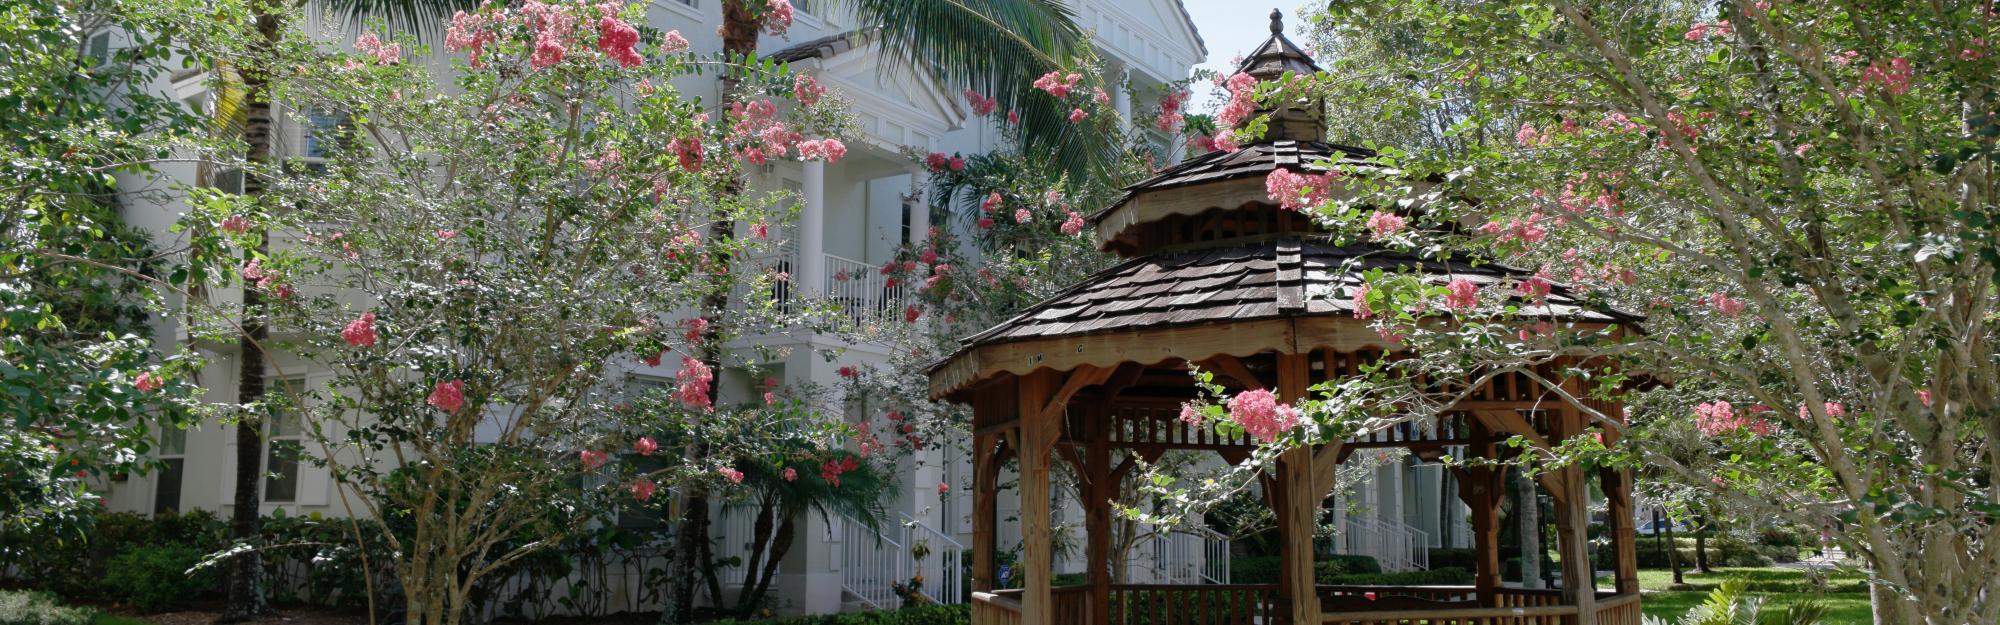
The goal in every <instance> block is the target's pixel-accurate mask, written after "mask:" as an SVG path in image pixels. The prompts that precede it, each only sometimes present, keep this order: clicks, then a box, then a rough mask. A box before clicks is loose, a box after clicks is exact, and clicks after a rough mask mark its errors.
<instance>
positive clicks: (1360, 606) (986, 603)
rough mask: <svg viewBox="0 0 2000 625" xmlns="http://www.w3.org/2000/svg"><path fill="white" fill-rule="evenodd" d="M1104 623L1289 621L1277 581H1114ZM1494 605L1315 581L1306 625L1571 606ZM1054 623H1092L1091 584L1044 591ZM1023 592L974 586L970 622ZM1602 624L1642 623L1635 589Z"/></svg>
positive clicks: (1614, 600) (1521, 601) (1431, 592)
mask: <svg viewBox="0 0 2000 625" xmlns="http://www.w3.org/2000/svg"><path fill="white" fill-rule="evenodd" d="M1110 590H1111V597H1110V601H1109V602H1108V603H1109V604H1110V605H1109V606H1108V607H1109V616H1110V618H1109V620H1108V622H1107V623H1108V625H1295V624H1292V623H1290V621H1291V615H1290V614H1289V613H1287V612H1286V607H1285V603H1284V598H1283V597H1282V596H1280V595H1281V593H1280V592H1279V590H1278V586H1277V585H1275V584H1197V585H1171V584H1113V585H1112V586H1111V589H1110ZM1496 590H1497V591H1498V594H1499V604H1500V605H1498V606H1481V605H1478V599H1477V597H1478V591H1477V590H1476V589H1474V588H1473V587H1471V586H1357V585H1341V586H1331V585H1328V586H1320V587H1319V595H1320V602H1321V619H1320V620H1319V622H1317V623H1310V624H1306V625H1408V624H1412V623H1425V622H1427V623H1451V624H1452V625H1568V624H1571V623H1575V622H1576V621H1577V617H1578V615H1579V611H1578V609H1577V606H1574V605H1567V604H1564V603H1563V594H1562V591H1560V590H1546V589H1531V588H1499V589H1496ZM1049 599H1050V604H1051V605H1050V606H1049V608H1050V613H1051V616H1053V617H1054V618H1053V619H1052V621H1051V623H1052V625H1087V624H1089V623H1091V622H1092V620H1091V616H1090V612H1091V607H1092V605H1091V603H1090V601H1091V596H1090V586H1088V585H1083V586H1061V587H1056V588H1051V589H1050V592H1049ZM1021 608H1022V604H1021V590H1020V589H1010V590H998V591H994V592H990V593H988V592H975V593H973V598H972V611H973V619H974V620H973V623H974V624H975V625H1021ZM1593 610H1594V611H1595V612H1596V614H1597V618H1598V622H1599V623H1602V624H1603V625H1641V623H1640V620H1641V617H1640V613H1639V596H1638V595H1610V594H1605V593H1599V594H1598V595H1597V603H1596V604H1595V607H1594V608H1593Z"/></svg>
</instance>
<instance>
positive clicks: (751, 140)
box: [729, 100, 800, 165]
mask: <svg viewBox="0 0 2000 625" xmlns="http://www.w3.org/2000/svg"><path fill="white" fill-rule="evenodd" d="M729 116H730V118H731V119H734V120H735V123H733V124H732V125H731V126H730V130H729V139H730V141H731V142H732V143H736V144H737V145H738V146H739V147H738V148H737V152H736V156H737V157H738V158H741V159H743V162H746V163H750V164H752V165H763V164H764V163H765V162H767V159H771V158H783V157H784V156H785V152H786V151H788V150H790V149H791V146H792V144H795V143H797V142H798V141H799V138H800V135H799V133H796V132H792V131H791V130H790V129H788V128H786V127H785V124H784V122H780V121H778V120H777V116H778V105H776V104H772V103H771V101H770V100H757V101H754V102H751V103H749V104H744V103H741V102H737V103H734V104H730V105H729Z"/></svg>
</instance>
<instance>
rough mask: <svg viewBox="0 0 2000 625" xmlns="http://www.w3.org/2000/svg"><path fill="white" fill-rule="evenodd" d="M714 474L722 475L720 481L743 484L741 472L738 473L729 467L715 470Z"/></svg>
mask: <svg viewBox="0 0 2000 625" xmlns="http://www.w3.org/2000/svg"><path fill="white" fill-rule="evenodd" d="M715 472H716V473H718V474H720V475H722V479H725V480H729V483H731V484H742V483H743V472H742V471H738V470H736V469H732V468H729V467H722V468H720V469H716V470H715Z"/></svg>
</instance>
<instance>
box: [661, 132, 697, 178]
mask: <svg viewBox="0 0 2000 625" xmlns="http://www.w3.org/2000/svg"><path fill="white" fill-rule="evenodd" d="M667 151H668V152H672V153H673V154H674V157H675V158H678V159H680V162H681V169H684V170H687V171H690V172H695V171H701V139H700V138H698V137H680V138H677V139H674V140H673V141H670V142H668V143H667Z"/></svg>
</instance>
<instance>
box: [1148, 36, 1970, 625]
mask: <svg viewBox="0 0 2000 625" xmlns="http://www.w3.org/2000/svg"><path fill="white" fill-rule="evenodd" d="M1325 17H1326V19H1325V20H1323V21H1321V22H1319V24H1320V28H1322V29H1323V31H1322V32H1321V33H1320V35H1321V36H1322V37H1323V39H1325V40H1327V41H1337V42H1345V44H1344V46H1334V47H1332V49H1333V50H1334V52H1333V54H1331V55H1329V56H1328V57H1327V58H1322V59H1320V60H1321V62H1322V63H1323V64H1324V65H1326V66H1327V67H1328V70H1329V71H1328V72H1327V73H1325V74H1322V75H1319V76H1310V77H1302V78H1301V79H1300V80H1297V81H1294V82H1291V83H1289V84H1287V85H1284V86H1262V87H1258V88H1256V89H1254V90H1253V91H1258V93H1255V94H1254V95H1255V96H1256V97H1262V98H1271V97H1282V98H1288V99H1289V98H1291V97H1296V96H1298V95H1303V94H1312V95H1318V96H1323V97H1326V98H1327V101H1328V102H1329V109H1330V111H1333V112H1334V114H1332V115H1330V116H1329V119H1330V120H1331V122H1332V123H1331V127H1330V128H1329V132H1330V134H1331V137H1330V138H1331V139H1332V140H1334V141H1338V142H1345V143H1353V144H1366V145H1376V146H1378V147H1382V148H1383V149H1382V152H1381V155H1380V156H1379V157H1378V158H1376V159H1375V160H1376V162H1375V163H1374V164H1373V165H1374V166H1373V167H1349V168H1346V169H1337V168H1336V169H1335V171H1336V173H1338V174H1339V176H1337V177H1336V180H1333V181H1331V182H1329V183H1327V186H1324V187H1322V186H1320V182H1319V181H1307V182H1304V183H1301V182H1299V181H1294V180H1289V179H1288V180H1280V181H1273V184H1272V190H1273V192H1274V193H1276V194H1279V195H1280V196H1281V197H1277V196H1274V200H1276V201H1282V202H1287V203H1292V204H1298V205H1300V208H1301V209H1302V210H1308V211H1311V212H1312V214H1313V215H1315V216H1316V217H1318V218H1320V219H1321V220H1322V221H1323V222H1324V223H1327V224H1329V225H1331V226H1333V227H1335V228H1337V229H1338V230H1339V231H1340V232H1342V233H1343V235H1342V236H1343V237H1345V238H1347V239H1348V240H1350V241H1354V242H1362V241H1366V242H1371V243H1373V244H1376V245H1382V246H1388V247H1392V248H1396V249H1401V250H1406V251H1412V252H1419V253H1423V254H1429V255H1434V256H1449V257H1450V258H1452V259H1454V260H1460V261H1468V262H1473V263H1479V264H1500V265H1507V266H1512V267H1515V268H1519V269H1521V270H1523V271H1524V273H1523V274H1522V275H1521V277H1517V278H1509V279H1503V280H1499V281H1497V282H1496V281H1493V280H1491V279H1490V278H1489V279H1478V278H1477V277H1473V276H1450V275H1447V276H1442V277H1438V276H1436V275H1430V276H1419V275H1417V274H1415V273H1411V272H1401V271H1392V270H1379V269H1371V270H1369V271H1367V272H1365V273H1363V276H1364V278H1365V280H1366V284H1365V285H1364V286H1361V287H1359V288H1355V289H1349V290H1348V291H1347V292H1345V293H1340V294H1336V295H1334V296H1335V297H1343V298H1348V299H1351V300H1352V301H1353V302H1354V303H1355V304H1356V307H1357V308H1358V309H1359V311H1360V312H1359V313H1357V316H1363V317H1365V318H1366V320H1367V321H1368V322H1369V323H1371V324H1373V326H1374V327H1375V328H1376V329H1377V330H1378V331H1379V332H1380V333H1381V334H1382V337H1383V339H1384V341H1386V342H1388V343H1389V344H1392V345H1395V346H1397V347H1398V348H1399V350H1400V351H1402V352H1403V353H1402V355H1403V356H1406V357H1403V358H1400V359H1397V360H1393V361H1386V362H1384V363H1382V366H1380V367H1379V368H1377V369H1375V370H1374V371H1373V372H1372V373H1370V374H1369V375H1366V376H1361V377H1357V378H1354V379H1351V380H1346V381H1342V382H1338V383H1334V384H1332V385H1329V386H1328V387H1327V388H1323V389H1320V390H1321V391H1322V393H1321V394H1320V395H1318V396H1316V397H1313V398H1278V399H1279V401H1280V402H1286V403H1290V404H1292V405H1295V406H1298V408H1299V411H1300V412H1301V413H1302V416H1301V417H1300V418H1298V419H1297V422H1296V423H1294V424H1290V425H1291V427H1289V428H1287V429H1284V431H1283V433H1282V434H1280V435H1279V436H1278V437H1277V438H1276V439H1274V441H1273V446H1275V447H1286V446H1291V445H1301V444H1311V443H1315V442H1320V441H1325V440H1329V438H1328V437H1331V436H1337V435H1341V434H1343V433H1347V432H1352V431H1355V430H1357V429H1372V428H1377V427H1385V426H1387V425H1390V424H1393V423H1395V422H1397V421H1402V420H1409V419H1423V418H1429V417H1432V416H1434V415H1435V414H1436V413H1437V412H1438V411H1439V410H1442V409H1444V408H1446V407H1448V406H1449V405H1450V404H1451V402H1452V401H1453V400H1454V399H1455V397H1453V396H1452V395H1450V394H1448V393H1440V392H1437V391H1436V390H1435V389H1428V388H1425V387H1421V386H1418V385H1416V384H1414V383H1412V382H1411V381H1410V380H1413V379H1415V377H1416V374H1423V375H1426V376H1430V377H1431V378H1432V379H1438V378H1446V379H1450V378H1461V379H1470V380H1474V381H1477V380H1479V379H1482V378H1483V377H1484V376H1488V375H1491V374H1493V373H1495V372H1504V371H1533V370H1534V369H1535V368H1537V367H1543V366H1557V367H1564V368H1565V370H1564V372H1563V376H1562V377H1567V378H1570V379H1572V380H1580V381H1581V382H1582V384H1580V385H1567V386H1566V385H1563V384H1561V383H1560V382H1561V380H1559V379H1555V378H1548V377H1545V378H1543V379H1542V380H1541V382H1542V383H1543V384H1544V385H1545V386H1546V387H1547V390H1548V391H1549V392H1550V393H1551V396H1552V397H1553V398H1555V399H1557V400H1560V401H1563V402H1565V403H1568V404H1569V405H1571V406H1573V407H1575V408H1577V409H1579V410H1580V411H1581V412H1583V413H1584V414H1586V415H1588V416H1589V417H1590V418H1591V422H1592V427H1591V430H1592V432H1591V434H1601V435H1603V436H1605V437H1615V438H1619V439H1623V440H1625V441H1628V442H1629V443H1630V444H1625V445H1622V446H1620V447H1618V449H1617V450H1615V451H1607V450H1606V449H1605V448H1604V445H1603V444H1602V443H1601V442H1600V439H1599V438H1598V437H1597V436H1592V435H1585V436H1580V437H1577V438H1575V439H1573V440H1568V441H1552V444H1551V445H1550V446H1548V447H1543V448H1536V447H1535V446H1533V445H1524V448H1525V450H1526V451H1527V452H1528V453H1524V454H1522V458H1523V459H1524V461H1526V462H1528V463H1529V464H1531V465H1533V466H1532V467H1531V469H1530V470H1539V469H1541V468H1546V467H1549V466H1561V465H1565V464H1570V463H1584V464H1588V465H1601V464H1615V465H1623V466H1637V467H1643V468H1646V469H1648V470H1649V471H1650V472H1651V474H1652V475H1655V476H1657V477H1658V479H1659V480H1661V483H1662V485H1671V486H1672V488H1674V489H1680V490H1684V491H1687V492H1689V493H1690V494H1689V495H1688V496H1689V497H1691V498H1697V499H1701V500H1706V501H1715V502H1718V503H1720V504H1727V505H1728V506H1730V507H1731V508H1732V509H1737V510H1744V511H1752V512H1754V513H1755V514H1757V515H1760V516H1775V517H1777V518H1779V519H1784V520H1787V521H1790V522H1794V523H1797V524H1801V525H1803V526H1806V527H1815V528H1826V529H1827V530H1828V531H1829V532H1830V533H1831V534H1832V535H1833V537H1834V539H1835V540H1837V541H1838V542H1839V543H1840V545H1841V546H1842V547H1844V548H1845V549H1846V551H1847V552H1848V553H1850V554H1854V555H1856V556H1857V557H1859V558H1861V559H1862V560H1863V561H1864V562H1866V563H1867V565H1868V568H1869V571H1870V574H1871V588H1872V589H1873V590H1874V593H1875V619H1876V621H1877V622H1881V623H1895V624H1906V623H1959V622H1985V621H1990V620H1992V619H1994V618H1995V617H1996V615H2000V601H1996V600H1995V599H1994V598H1995V597H2000V582H1996V580H2000V525H1996V521H2000V519H1996V518H1995V515H1997V514H2000V491H1996V490H1995V487H1994V485H1993V480H1992V476H1993V475H1995V474H1996V473H2000V427H1996V423H2000V422H1996V421H1995V419H1994V418H1993V415H1995V414H2000V412H1996V409H2000V405H1995V402H1996V400H1995V398H1996V397H2000V394H1997V393H1996V392H1995V391H1996V390H2000V389H1996V387H1995V384H1996V380H2000V371H1996V370H1995V362H1996V361H1995V359H1994V357H1993V353H1992V349H1991V347H1990V345H1991V343H1992V341H1993V339H1994V333H1995V329H1996V328H1995V324H1994V322H1993V321H1992V320H1993V318H1994V316H1993V313H1992V308H1993V306H1994V305H1995V304H1996V303H2000V302H1996V296H1995V291H1994V288H1993V286H1992V280H1993V277H1994V276H1995V275H1996V273H1995V272H1996V269H2000V247H1996V244H1995V242H1994V228H1995V224H1994V221H1993V220H1992V219H1991V218H1990V217H1989V216H1988V214H1989V213H1990V212H1991V207H1992V206H1993V204H1994V197H1995V195H1994V192H1995V184H1996V183H1995V178H1994V175H1993V174H1994V171H1993V165H1992V160H1991V158H1992V156H1993V155H1994V153H1995V139H1996V137H2000V117H1996V101H2000V93H1996V92H1995V89H1994V83H1993V81H1992V80H1991V76H1992V75H1993V74H1994V73H1995V71H1996V67H1995V63H1996V62H2000V59H1996V58H1995V54H1996V52H2000V50H1996V49H1995V48H1994V43H1995V42H1996V41H2000V40H1996V39H1995V36H1994V33H1995V31H1994V28H1995V24H1996V23H2000V16H1996V14H1995V13H1994V12H1993V9H1992V7H1991V6H1989V5H1987V4H1983V3H1945V4H1936V5H1923V6H1916V5H1895V6H1885V5H1838V6H1835V5H1821V4H1808V3H1795V2H1786V1H1772V2H1765V1H1757V2H1725V3H1714V4H1707V3H1701V4H1686V5H1680V4H1669V5H1662V6H1659V7H1645V8H1621V9H1619V10H1603V8H1602V7H1597V6H1579V5H1575V4H1569V3H1564V2H1555V3H1548V4H1536V5H1526V6H1522V5H1507V6H1499V5H1476V4H1465V3H1455V2H1431V1H1427V0H1419V1H1416V2H1406V3H1398V4H1396V5H1393V12H1392V8H1390V7H1383V6H1380V5H1374V4H1368V3H1350V2H1336V3H1334V5H1333V6H1332V7H1331V9H1330V10H1329V11H1328V12H1327V14H1326V16H1325ZM1392 35H1394V36H1392ZM1398 36H1401V37H1404V38H1403V39H1402V40H1401V43H1391V41H1392V40H1395V39H1396V38H1397V37H1398ZM1379 120H1387V121H1386V122H1384V123H1379V124H1378V123H1377V122H1378V121H1379ZM1255 123H1256V121H1255V120H1250V121H1247V122H1245V124H1246V126H1254V125H1255ZM1243 140H1245V138H1242V137H1239V138H1238V141H1243ZM1385 168H1393V169H1394V170H1395V171H1396V172H1398V174H1397V175H1395V176H1388V175H1384V174H1383V173H1382V172H1383V171H1385ZM1411 181H1426V183H1425V184H1422V185H1412V184H1411ZM1321 191H1324V193H1321ZM1384 214H1386V215H1389V216H1390V217H1393V219H1391V218H1388V217H1382V215H1384ZM1489 275H1490V274H1489ZM1552 294H1561V295H1567V296H1571V297H1577V298H1581V299H1582V301H1584V302H1587V303H1588V304H1590V305H1591V306H1594V307H1599V308H1613V309H1620V310H1624V311H1628V312H1632V313H1637V314H1641V315H1644V317H1645V319H1644V320H1643V321H1642V322H1640V323H1639V324H1637V327H1635V326H1634V325H1633V324H1611V325H1609V326H1606V325H1603V324H1579V323H1570V322H1562V321H1555V320H1552V319H1550V318H1549V317H1548V316H1547V314H1546V312H1545V311H1544V310H1543V309H1541V308H1539V304H1540V303H1541V302H1544V301H1545V300H1546V299H1547V298H1549V297H1551V296H1552ZM1589 399H1617V400H1622V401H1624V402H1626V405H1627V406H1628V407H1629V408H1630V415H1629V418H1630V421H1631V425H1630V426H1626V425H1622V424H1621V421H1620V419H1619V418H1618V415H1608V414H1603V413H1600V412H1597V411H1596V410H1595V409H1594V408H1592V407H1591V406H1592V404H1591V403H1589V402H1586V401H1585V400H1589ZM1235 401H1236V398H1228V399H1221V398H1218V399H1217V400H1216V401H1215V402H1213V403H1210V404H1208V405H1207V406H1206V407H1205V408H1204V410H1205V411H1206V413H1205V414H1204V415H1203V417H1204V418H1205V419H1206V420H1208V421H1211V422H1215V423H1218V425H1217V427H1242V428H1244V429H1246V430H1250V429H1251V428H1253V427H1254V428H1259V429H1261V428H1264V427H1266V426H1268V425H1270V424H1269V422H1268V421H1267V418H1266V414H1265V413H1266V411H1264V410H1263V409H1262V403H1261V401H1259V402H1258V403H1256V404H1255V405H1246V406H1244V407H1243V408H1244V409H1243V410H1238V409H1236V406H1234V405H1233V404H1234V403H1235ZM1381 406H1396V407H1397V408H1398V410H1397V411H1396V412H1395V414H1385V413H1381V412H1379V411H1380V410H1382V409H1381V408H1380V407H1381ZM1277 425H1279V426H1284V425H1287V422H1286V420H1285V419H1284V416H1283V414H1282V413H1280V414H1279V416H1278V423H1277ZM1251 431H1253V432H1255V431H1257V430H1251ZM1686 433H1692V434H1693V435H1695V436H1697V437H1698V438H1697V439H1696V440H1698V442H1699V443H1700V445H1701V446H1702V450H1703V453H1699V454H1672V453H1666V452H1665V451H1664V450H1666V449H1669V448H1670V446H1668V445H1655V444H1648V442H1649V441H1651V440H1656V437H1670V436H1680V435H1683V434H1686ZM1517 442H1518V441H1517ZM1175 488H1182V487H1175ZM1185 488H1187V489H1188V492H1186V493H1182V494H1184V495H1187V496H1189V497H1190V498H1192V499H1195V500H1203V499H1204V497H1202V496H1201V495H1200V494H1198V493H1199V491H1200V489H1199V488H1197V487H1193V486H1188V487H1185Z"/></svg>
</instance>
